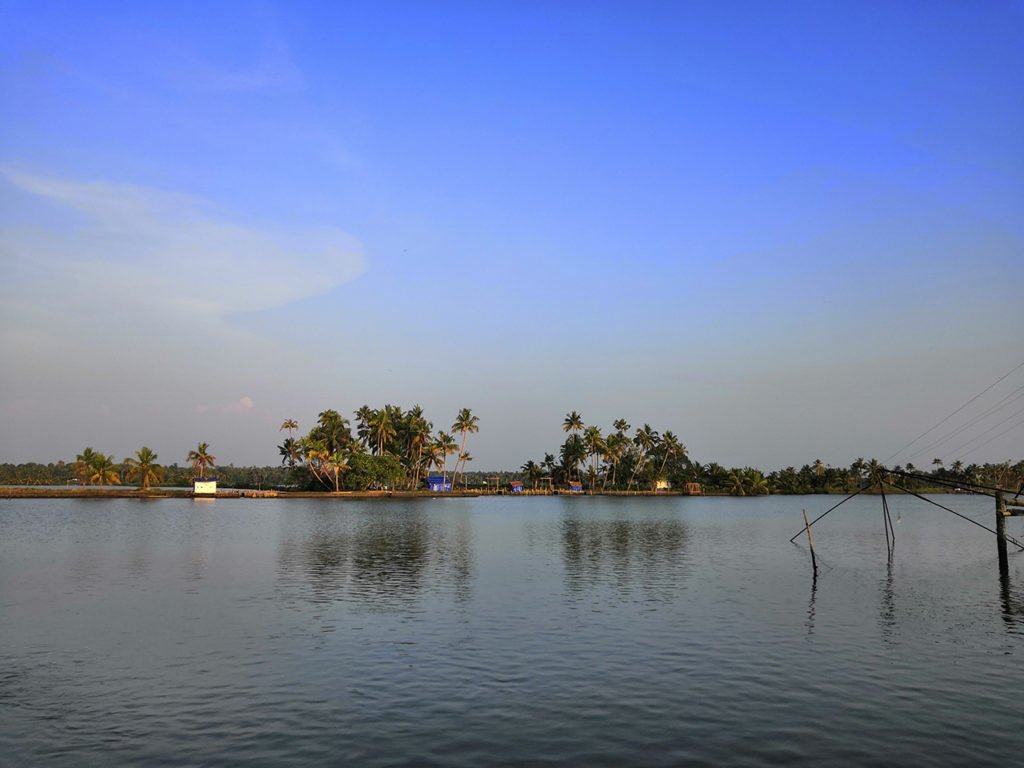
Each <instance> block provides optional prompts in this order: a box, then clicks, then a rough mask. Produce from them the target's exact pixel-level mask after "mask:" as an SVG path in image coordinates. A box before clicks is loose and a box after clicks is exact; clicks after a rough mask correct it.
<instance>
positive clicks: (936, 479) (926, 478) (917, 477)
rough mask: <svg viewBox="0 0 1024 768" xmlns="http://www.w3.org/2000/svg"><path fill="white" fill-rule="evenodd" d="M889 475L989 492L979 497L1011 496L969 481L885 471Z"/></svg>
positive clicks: (999, 489) (1002, 490)
mask: <svg viewBox="0 0 1024 768" xmlns="http://www.w3.org/2000/svg"><path fill="white" fill-rule="evenodd" d="M885 471H886V472H887V473H889V474H890V475H900V476H901V477H912V478H914V479H915V480H921V481H922V482H925V483H935V484H936V485H941V486H944V487H946V488H967V489H972V490H977V489H981V491H991V493H980V495H981V496H995V494H997V493H1009V494H1013V493H1014V491H1011V490H1009V489H1007V488H996V487H994V486H991V485H982V484H981V483H972V482H971V481H970V480H946V479H945V478H941V477H930V476H928V475H921V474H918V473H916V472H903V471H902V470H899V469H887V470H885Z"/></svg>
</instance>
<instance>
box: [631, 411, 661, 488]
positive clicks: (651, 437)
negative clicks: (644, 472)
mask: <svg viewBox="0 0 1024 768" xmlns="http://www.w3.org/2000/svg"><path fill="white" fill-rule="evenodd" d="M633 444H634V445H636V447H637V448H639V449H640V456H639V458H637V460H636V466H634V467H633V474H632V476H631V477H630V478H629V482H628V483H627V484H626V490H629V488H630V486H632V485H633V480H634V479H635V478H636V475H637V472H639V471H640V469H641V467H643V465H644V459H645V458H646V456H647V454H648V453H649V452H650V450H651V449H652V448H654V447H655V446H656V445H657V444H658V433H657V432H655V431H654V430H653V429H651V425H650V424H644V425H643V427H641V428H639V429H637V431H636V436H635V437H634V438H633Z"/></svg>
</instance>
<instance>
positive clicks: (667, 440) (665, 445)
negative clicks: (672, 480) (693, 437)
mask: <svg viewBox="0 0 1024 768" xmlns="http://www.w3.org/2000/svg"><path fill="white" fill-rule="evenodd" d="M661 450H662V451H663V452H664V454H665V456H664V458H663V459H662V460H661V467H660V468H659V469H658V478H656V479H660V478H661V476H662V475H663V474H664V472H665V465H666V464H668V460H669V459H670V458H672V457H673V456H679V455H682V456H685V455H686V446H685V445H683V444H682V443H680V442H679V438H678V437H676V436H675V434H673V432H672V431H671V430H668V429H666V430H665V434H664V435H662V436H661Z"/></svg>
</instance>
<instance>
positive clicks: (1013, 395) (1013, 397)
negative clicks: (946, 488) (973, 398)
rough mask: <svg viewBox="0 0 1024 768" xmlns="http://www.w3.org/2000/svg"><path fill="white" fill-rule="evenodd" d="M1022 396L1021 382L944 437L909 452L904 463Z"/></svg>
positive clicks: (1023, 395)
mask: <svg viewBox="0 0 1024 768" xmlns="http://www.w3.org/2000/svg"><path fill="white" fill-rule="evenodd" d="M1022 397H1024V384H1021V385H1020V386H1019V387H1017V389H1015V390H1013V391H1012V392H1011V393H1010V394H1008V395H1007V396H1006V397H1004V398H1003V399H1002V400H1000V401H999V402H998V403H995V404H994V405H992V406H990V407H989V408H988V410H986V411H984V412H983V413H980V414H978V415H977V416H975V417H974V418H972V419H970V420H969V421H967V422H965V423H964V424H962V425H961V426H959V427H957V428H956V429H954V430H953V431H952V432H950V433H949V434H948V435H946V436H945V437H941V438H939V439H938V440H935V441H933V442H931V443H929V444H928V445H926V446H925V447H924V448H921V449H919V450H917V451H915V452H914V453H912V454H910V455H909V456H908V457H907V458H906V459H904V463H906V462H907V461H912V460H913V459H914V458H916V457H917V456H920V455H922V454H924V455H927V454H928V453H929V452H930V451H932V449H933V448H936V447H937V446H939V445H942V444H943V443H944V442H946V441H947V440H950V439H952V438H954V437H956V436H957V435H958V434H960V433H961V432H963V431H964V430H965V429H969V428H970V427H973V426H974V425H975V424H977V423H978V422H981V421H984V420H985V419H986V418H988V417H989V416H991V415H992V414H994V413H996V412H997V411H1001V410H1002V409H1003V408H1006V407H1008V406H1010V405H1012V404H1013V403H1015V402H1017V401H1018V400H1020V399H1021V398H1022ZM1010 418H1013V417H1012V416H1011V417H1010ZM947 455H948V454H947Z"/></svg>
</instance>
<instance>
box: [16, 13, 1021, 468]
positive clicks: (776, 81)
mask: <svg viewBox="0 0 1024 768" xmlns="http://www.w3.org/2000/svg"><path fill="white" fill-rule="evenodd" d="M4 7H5V10H6V12H5V13H4V16H5V20H6V22H7V23H6V24H5V29H4V30H3V31H2V32H0V35H2V36H3V41H4V45H3V47H2V49H0V87H2V89H3V93H4V97H3V100H2V102H0V118H2V119H0V265H2V268H3V273H4V280H3V282H2V284H0V355H2V359H3V360H4V365H3V370H2V372H0V461H2V462H22V461H44V462H46V461H53V460H57V459H65V460H68V459H72V458H73V457H74V456H75V454H77V453H79V452H80V451H81V450H82V449H83V448H84V447H85V446H92V447H94V448H95V449H96V450H99V451H104V452H108V453H113V454H114V456H115V457H116V458H118V459H121V458H124V457H125V456H128V455H130V454H131V453H133V452H134V451H136V450H137V449H138V448H140V447H141V446H143V445H147V446H149V447H151V448H153V449H154V450H155V451H156V452H157V453H158V454H159V456H160V461H161V462H163V463H173V462H175V461H176V462H178V463H184V460H185V455H186V453H187V451H188V450H189V449H191V448H194V447H195V445H196V443H198V442H200V441H203V442H208V443H210V446H211V449H212V451H213V453H214V454H215V455H216V456H217V457H218V460H219V462H220V463H224V464H228V463H233V464H235V465H250V464H259V465H264V464H277V463H278V462H279V456H278V451H277V447H276V446H277V445H278V444H279V443H280V442H281V441H282V439H283V437H284V434H283V433H281V432H280V431H279V430H278V428H279V426H280V425H281V422H282V421H283V420H284V419H286V418H294V419H297V420H298V421H299V423H300V428H301V431H303V432H304V431H306V430H308V429H309V428H310V427H311V426H312V425H313V423H314V422H315V419H316V415H317V413H318V412H320V411H322V410H325V409H329V408H333V409H335V410H338V411H340V412H342V413H343V415H345V416H347V417H348V418H350V419H351V418H352V412H353V411H354V410H355V409H356V408H358V407H359V406H361V405H363V404H369V405H371V406H373V407H380V406H383V405H384V404H385V403H394V404H399V405H401V406H403V407H405V408H409V407H411V406H413V405H415V404H419V405H421V406H422V407H423V408H424V410H425V412H426V416H427V418H428V419H429V420H430V421H432V422H433V423H434V426H435V428H444V429H447V428H448V427H449V426H450V425H451V423H452V421H453V419H454V418H455V415H456V413H457V411H458V410H459V409H460V408H462V407H469V408H471V409H472V410H473V412H474V413H475V414H476V415H477V416H478V417H479V419H480V433H479V434H478V435H474V436H472V437H471V438H470V443H469V446H468V448H469V451H470V452H471V453H472V455H473V456H474V457H475V458H474V462H473V464H472V465H471V469H513V468H516V467H518V466H520V465H521V464H522V463H523V462H524V461H526V460H528V459H534V460H539V459H541V458H542V457H543V454H544V452H546V451H547V452H555V451H556V448H557V447H558V445H559V443H560V442H561V440H562V439H563V437H564V435H563V434H562V431H561V423H562V419H563V418H564V416H565V414H566V413H567V412H569V411H571V410H577V411H579V412H580V413H581V414H582V415H583V418H584V420H585V421H586V422H587V423H588V424H598V425H600V426H601V427H602V429H604V430H605V431H608V430H610V429H611V423H612V421H613V420H614V419H616V418H620V417H621V418H625V419H627V420H628V421H629V422H630V423H631V424H632V425H633V426H634V427H637V426H640V425H642V424H644V423H649V424H650V425H651V426H652V427H653V428H654V429H656V430H659V431H664V430H665V429H671V430H673V431H674V432H675V433H676V434H677V435H678V436H679V438H680V440H681V441H682V442H683V443H684V444H685V445H686V446H687V448H688V449H689V452H690V454H691V455H692V456H693V457H694V458H697V459H700V460H701V461H703V462H705V463H706V462H709V461H717V462H719V463H722V464H725V465H728V466H743V465H752V466H758V467H762V468H766V469H774V468H780V467H784V466H787V465H791V464H792V465H800V464H803V463H805V462H809V461H812V460H813V459H815V458H820V459H822V460H823V461H825V462H827V463H830V464H833V465H844V466H845V465H849V463H850V462H851V461H852V460H853V459H855V458H857V457H865V458H870V457H875V458H878V459H885V458H886V457H887V456H889V455H890V454H892V453H894V452H895V451H897V450H898V449H900V448H901V447H903V446H904V445H905V444H906V443H908V442H910V441H911V440H912V439H913V438H915V437H916V436H917V435H919V434H920V433H921V432H923V431H924V430H926V429H927V428H929V427H931V426H932V425H933V424H934V423H935V422H937V421H938V420H939V419H940V418H942V417H944V416H946V415H947V414H948V413H950V412H952V411H953V410H954V409H955V408H957V407H958V406H960V405H961V404H963V403H964V402H965V401H966V400H968V399H969V398H970V397H972V396H973V395H975V394H977V393H978V392H980V391H981V390H983V389H984V388H985V387H987V386H988V385H990V384H992V383H993V382H994V381H995V380H996V379H997V378H998V377H999V376H1001V375H1002V374H1004V373H1006V372H1007V371H1010V370H1011V369H1012V368H1013V367H1014V366H1015V365H1017V364H1019V363H1020V362H1022V361H1024V336H1022V333H1021V329H1022V328H1024V304H1022V302H1021V300H1020V290H1019V285H1020V277H1022V276H1024V269H1022V265H1024V247H1022V246H1024V152H1022V151H1021V150H1022V140H1021V136H1024V101H1022V100H1021V98H1020V94H1021V93H1022V92H1024V49H1022V48H1021V46H1020V44H1019V41H1020V39H1021V34H1022V33H1024V6H1022V5H1020V4H1019V3H1005V4H1000V3H992V4H983V5H981V4H979V5H964V4H959V3H953V2H940V3H934V4H931V5H929V6H927V8H924V7H917V6H911V5H906V6H899V5H882V6H877V7H870V8H869V7H865V6H863V4H857V3H849V4H829V6H828V7H815V6H795V5H794V6H768V5H765V6H758V5H746V4H734V5H728V4H723V5H722V6H718V5H715V6H707V7H703V6H697V5H692V6H691V5H674V4H662V3H638V4H629V5H626V4H615V3H599V4H593V3H572V2H570V3H565V4H559V5H557V6H552V7H546V6H544V5H541V4H536V5H530V4H504V3H496V4H487V5H484V6H480V5H473V4H465V3H457V2H455V3H446V2H439V3H430V4H414V3H411V4H406V3H383V4H375V5H373V6H372V8H371V7H369V6H366V7H354V8H342V7H335V6H334V5H333V4H318V3H298V4H277V3H272V2H258V3H224V4H217V6H216V7H213V8H210V7H205V6H201V5H189V4H183V5H174V6H167V7H163V8H161V7H148V6H139V5H133V4H125V5H122V6H118V5H116V4H110V3H103V4H99V3H95V4H93V3H74V4H61V3H32V4H28V3H21V2H8V3H5V4H4ZM1022 385H1024V372H1021V371H1018V372H1017V373H1015V374H1014V375H1012V376H1010V377H1008V378H1007V379H1006V380H1005V381H1004V382H1003V383H1002V384H1000V385H999V386H998V387H996V388H993V390H991V392H989V393H988V394H987V395H986V396H985V397H984V398H982V399H979V401H978V402H977V403H975V404H974V405H973V406H972V407H971V408H970V409H966V410H965V411H964V412H963V413H962V414H961V415H960V416H959V417H957V418H956V419H953V420H951V421H950V422H949V423H948V424H946V425H944V426H943V429H942V430H941V431H936V433H935V434H934V435H933V436H932V437H934V438H938V437H942V436H943V435H944V434H947V433H949V432H951V431H952V430H953V429H956V428H958V427H959V426H960V425H961V424H965V423H967V421H968V420H969V419H970V418H972V417H974V416H975V415H977V414H980V413H981V412H982V411H983V410H984V409H985V408H987V407H990V406H992V405H993V404H996V403H998V402H999V401H1000V398H1003V397H1004V396H1007V397H1008V396H1009V395H1011V394H1012V393H1013V392H1014V391H1015V390H1016V388H1018V387H1021V386H1022ZM1018 404H1019V403H1018ZM1017 413H1019V411H1018V409H1017V406H1011V407H1009V408H1007V409H1004V410H1002V411H999V412H996V413H994V414H993V415H992V416H991V417H989V418H988V419H987V420H986V419H980V420H979V421H978V422H977V423H976V424H974V425H971V426H969V427H967V428H965V429H964V430H963V432H962V433H960V434H959V435H958V436H957V437H956V438H955V439H950V440H949V441H947V442H945V443H943V444H941V445H939V446H937V447H936V450H935V452H934V453H933V454H932V455H921V456H914V452H915V451H916V450H918V449H923V448H924V447H925V446H927V445H928V444H929V443H930V442H931V438H929V439H928V440H923V441H922V442H921V443H920V444H919V445H917V446H916V447H915V448H912V449H910V450H909V451H907V452H906V453H905V454H901V455H900V456H899V457H898V458H897V459H896V461H900V462H904V461H906V460H907V459H908V458H910V457H913V459H912V460H913V461H914V463H916V464H918V466H924V465H926V464H930V462H931V459H932V458H933V457H941V458H943V459H945V460H947V462H951V461H953V460H956V459H962V460H964V461H967V462H978V463H981V462H985V461H998V460H1003V459H1008V458H1014V459H1019V458H1021V457H1024V419H1018V418H1017V416H1016V414H1017ZM1000 420H1002V421H1000ZM1015 425H1016V426H1015ZM961 438H962V439H961ZM974 438H977V439H976V440H975V439H974ZM971 440H974V442H973V444H972V442H971ZM960 445H963V446H964V447H963V450H962V451H960V453H961V454H962V455H953V454H954V453H956V450H955V449H956V448H957V447H958V446H960ZM943 451H948V453H943Z"/></svg>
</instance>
